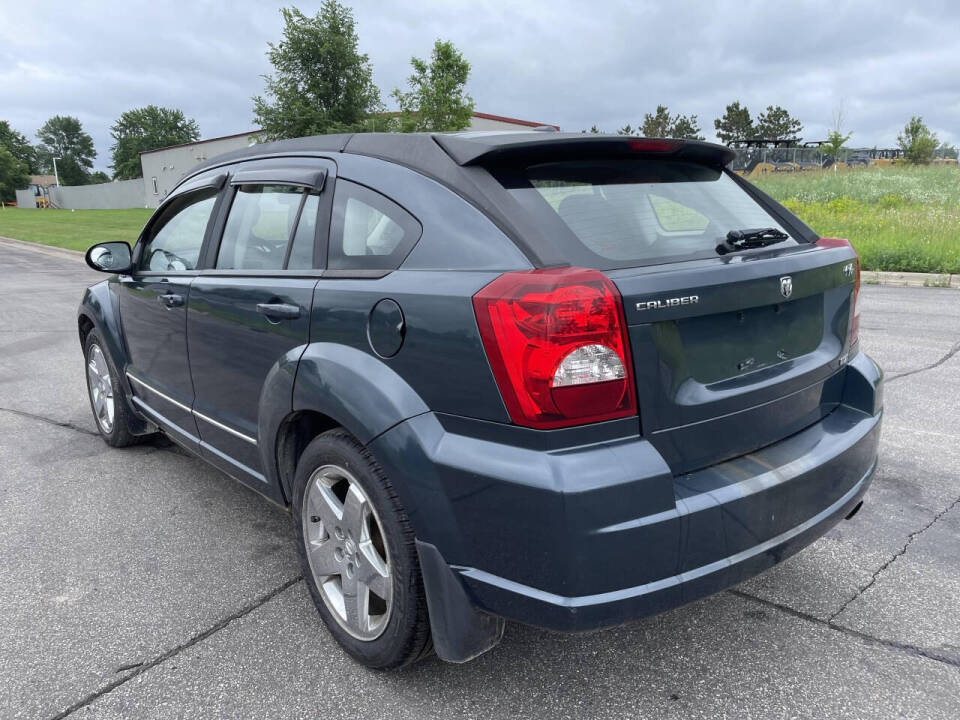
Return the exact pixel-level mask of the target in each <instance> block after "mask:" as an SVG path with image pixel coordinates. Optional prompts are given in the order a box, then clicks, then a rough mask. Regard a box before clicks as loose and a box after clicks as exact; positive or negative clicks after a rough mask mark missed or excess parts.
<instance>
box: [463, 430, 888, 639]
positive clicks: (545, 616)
mask: <svg viewBox="0 0 960 720" xmlns="http://www.w3.org/2000/svg"><path fill="white" fill-rule="evenodd" d="M878 430H879V420H878V422H877V424H876V425H875V426H874V432H876V431H878ZM829 467H830V463H827V464H826V465H824V466H823V469H824V471H827V472H829ZM875 467H876V462H875V461H874V463H873V464H871V465H870V467H869V468H868V470H867V472H866V473H864V475H863V476H862V477H861V478H860V479H859V480H858V481H857V482H856V483H854V485H853V486H852V487H851V488H850V489H849V490H848V491H847V492H846V493H844V494H843V495H842V496H841V497H839V498H838V499H837V500H835V501H834V502H833V503H831V504H830V505H829V506H827V507H826V508H824V509H823V510H821V511H820V512H819V513H817V514H816V515H814V516H813V517H811V518H809V519H808V520H806V521H805V522H803V523H801V524H800V525H797V526H796V527H793V528H791V529H790V530H788V531H787V532H784V533H781V534H780V535H776V536H774V537H772V538H770V539H768V540H765V541H764V542H761V543H759V544H757V545H753V546H752V547H749V548H747V549H746V550H742V551H740V552H738V553H735V554H733V555H729V556H727V557H723V558H720V559H718V560H714V561H713V562H711V563H708V564H706V565H702V566H700V567H696V568H693V569H691V570H688V571H686V572H682V573H678V574H676V575H672V576H670V577H666V578H662V579H659V580H655V581H653V582H649V583H645V584H643V585H637V586H634V587H628V588H623V589H620V590H613V591H610V592H605V593H598V594H595V595H580V596H575V597H570V596H564V595H558V594H555V593H548V592H544V591H542V590H538V589H536V588H532V587H529V586H526V585H521V584H520V583H515V582H511V581H509V580H506V579H505V578H501V577H497V576H494V575H491V574H489V573H486V572H483V571H482V570H477V569H474V568H456V570H457V571H458V572H459V574H460V576H461V577H462V578H463V581H464V583H465V584H466V587H467V588H468V590H469V592H470V593H472V595H473V596H474V597H475V598H476V599H477V602H478V604H479V606H480V607H482V608H486V609H488V610H489V611H491V612H496V613H497V614H500V615H502V616H504V617H507V618H510V619H514V620H517V621H520V622H527V623H529V624H532V625H537V626H540V627H545V628H549V629H552V630H561V631H581V630H592V629H596V628H601V627H607V626H610V625H617V624H620V623H624V622H627V621H630V620H633V619H636V618H641V617H646V616H648V615H654V614H656V613H660V612H663V611H665V610H669V609H671V608H674V607H677V606H679V605H683V604H686V603H689V602H692V601H694V600H698V599H700V598H702V597H706V596H707V595H711V594H713V593H715V592H719V591H720V590H724V589H726V588H729V587H731V586H733V585H736V584H737V583H740V582H742V581H744V580H746V579H748V578H751V577H753V576H754V575H757V574H759V573H761V572H763V571H764V570H767V569H769V568H771V567H772V566H774V565H776V564H777V563H779V562H781V561H783V560H784V559H786V558H788V557H790V556H791V555H793V554H794V553H796V552H798V551H800V550H802V549H803V548H805V547H806V546H807V545H809V544H811V543H812V542H813V541H814V540H816V539H817V538H819V537H820V536H822V535H823V534H824V533H826V532H827V531H828V530H829V529H830V528H832V527H833V526H834V525H836V524H837V523H838V522H839V521H840V520H842V519H843V518H845V517H846V516H847V515H848V514H850V512H851V511H852V510H853V509H854V508H855V507H856V506H857V504H858V503H859V502H860V501H861V499H862V498H863V495H864V493H865V492H866V490H867V487H868V486H869V485H870V481H871V479H872V477H873V472H874V468H875ZM805 479H810V478H809V477H807V476H806V475H804V476H797V477H796V478H795V481H797V482H803V481H804V480H805ZM721 532H722V531H721Z"/></svg>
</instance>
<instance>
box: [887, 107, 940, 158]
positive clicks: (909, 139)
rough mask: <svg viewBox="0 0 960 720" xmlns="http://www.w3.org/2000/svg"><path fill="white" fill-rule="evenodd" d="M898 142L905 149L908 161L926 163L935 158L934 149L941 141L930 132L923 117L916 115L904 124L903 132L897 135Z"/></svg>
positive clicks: (904, 154)
mask: <svg viewBox="0 0 960 720" xmlns="http://www.w3.org/2000/svg"><path fill="white" fill-rule="evenodd" d="M897 144H898V145H899V146H900V149H901V150H903V156H904V157H905V158H906V159H907V162H911V163H914V164H915V165H926V164H928V163H929V162H930V161H931V160H933V151H934V150H936V149H937V145H938V144H939V143H938V141H937V136H936V135H934V134H933V133H932V132H930V128H928V127H927V126H926V124H925V123H924V122H923V118H922V117H920V116H919V115H914V116H913V117H911V118H910V122H908V123H907V124H906V125H905V126H904V128H903V132H902V133H900V134H899V135H897Z"/></svg>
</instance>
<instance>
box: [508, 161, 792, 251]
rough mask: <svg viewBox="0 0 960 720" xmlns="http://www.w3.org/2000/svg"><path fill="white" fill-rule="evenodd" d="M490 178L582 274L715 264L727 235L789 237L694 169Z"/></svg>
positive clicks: (557, 169) (627, 168) (733, 191)
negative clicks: (766, 231)
mask: <svg viewBox="0 0 960 720" xmlns="http://www.w3.org/2000/svg"><path fill="white" fill-rule="evenodd" d="M494 174H495V175H496V176H497V179H498V180H499V181H500V182H501V183H502V184H503V185H504V187H506V188H507V190H508V191H509V192H510V194H511V195H513V196H514V197H515V198H516V199H517V200H518V201H519V203H520V204H521V205H522V206H523V208H524V209H525V210H526V211H527V212H529V213H531V214H532V215H533V216H534V217H535V218H536V219H537V221H538V223H539V224H540V225H541V226H542V227H543V229H544V231H545V233H546V234H548V235H549V236H551V237H555V238H556V239H557V242H560V243H563V245H564V247H563V251H564V255H565V257H567V259H568V260H569V261H570V262H571V263H572V264H574V265H580V266H583V267H590V268H597V269H600V270H608V269H613V268H618V267H633V266H637V265H649V264H656V263H664V262H673V261H677V260H685V259H693V258H698V257H716V246H717V245H718V244H719V243H720V242H722V241H723V239H724V238H725V236H726V234H727V232H729V231H730V230H742V229H746V228H761V227H773V228H777V229H779V230H783V231H784V232H788V231H787V230H786V229H784V228H783V227H781V226H780V225H779V223H777V221H776V220H775V219H774V218H773V217H772V216H771V215H770V214H769V213H768V212H767V211H766V210H764V209H763V208H762V207H761V206H760V205H759V204H758V203H757V202H756V201H755V200H753V198H751V197H750V196H749V195H748V194H747V193H746V192H745V191H744V190H743V189H742V188H740V187H739V186H738V185H737V184H736V183H735V182H734V181H733V180H732V179H731V178H730V177H728V176H727V175H726V174H724V173H723V172H721V171H720V170H717V169H714V168H709V167H705V166H703V165H697V164H694V163H687V162H671V161H651V160H632V159H628V160H598V161H576V162H557V163H544V164H540V165H533V166H530V167H527V168H519V169H500V170H496V171H494ZM785 244H796V243H795V241H794V240H792V239H791V240H788V241H786V243H785Z"/></svg>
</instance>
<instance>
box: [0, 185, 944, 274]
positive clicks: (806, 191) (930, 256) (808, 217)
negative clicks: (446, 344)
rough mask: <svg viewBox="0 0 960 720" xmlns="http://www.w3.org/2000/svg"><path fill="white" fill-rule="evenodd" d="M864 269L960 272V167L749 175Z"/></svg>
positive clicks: (45, 226) (143, 213)
mask: <svg viewBox="0 0 960 720" xmlns="http://www.w3.org/2000/svg"><path fill="white" fill-rule="evenodd" d="M751 180H754V181H755V182H756V183H757V185H759V186H760V187H761V188H762V189H763V190H765V191H766V192H768V193H770V194H771V195H772V196H773V197H775V198H776V199H777V200H779V201H780V202H782V203H784V204H785V205H786V206H787V207H788V208H790V210H792V211H793V212H795V213H796V214H797V215H799V216H800V217H801V218H803V219H804V220H805V221H806V222H807V223H808V224H809V225H810V226H811V227H812V228H813V229H814V230H816V231H817V232H818V233H820V234H821V235H824V236H832V237H845V238H849V239H850V241H851V242H853V244H854V246H855V247H856V248H857V252H859V253H860V260H861V264H862V267H863V269H865V270H894V271H898V272H930V273H958V274H960V168H957V167H949V166H948V167H910V166H897V167H890V168H870V169H863V170H847V171H839V172H831V171H829V170H827V171H823V172H800V173H782V174H776V175H765V176H761V177H760V178H751ZM150 212H151V211H150V210H140V209H137V210H77V211H76V212H70V211H69V210H18V209H15V208H12V209H10V208H8V209H6V210H0V236H4V237H12V238H17V239H18V240H28V241H31V242H37V243H43V244H46V245H58V246H60V247H66V248H71V249H73V250H86V249H87V248H88V247H90V246H91V245H93V244H94V243H98V242H106V241H108V240H126V241H128V242H131V243H132V242H133V241H134V240H136V238H137V235H138V234H139V232H140V229H141V228H142V227H143V224H144V223H145V222H146V221H147V218H149V217H150Z"/></svg>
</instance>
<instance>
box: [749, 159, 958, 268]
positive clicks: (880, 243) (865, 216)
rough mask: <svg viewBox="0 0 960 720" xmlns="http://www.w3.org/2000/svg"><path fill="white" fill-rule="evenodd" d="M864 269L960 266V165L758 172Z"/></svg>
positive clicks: (762, 185)
mask: <svg viewBox="0 0 960 720" xmlns="http://www.w3.org/2000/svg"><path fill="white" fill-rule="evenodd" d="M751 180H754V181H755V182H756V184H757V185H758V186H759V187H760V188H762V189H763V190H764V191H766V192H767V193H769V194H770V195H772V196H773V197H775V198H776V199H777V200H779V201H780V202H782V203H783V204H784V205H786V206H787V207H788V208H790V210H792V211H793V212H795V213H796V214H797V215H799V216H800V217H801V218H802V219H803V220H804V221H805V222H806V223H807V224H808V225H810V227H812V228H813V229H814V230H816V231H817V232H818V233H820V234H821V235H823V236H831V237H845V238H848V239H849V240H850V241H851V242H852V243H853V244H854V247H856V249H857V252H859V253H860V261H861V264H862V267H863V268H864V269H865V270H894V271H899V272H930V273H960V169H958V168H956V167H909V166H899V167H892V168H870V169H864V170H849V171H845V172H843V171H840V172H830V171H824V172H816V173H814V172H804V173H784V174H780V175H766V176H763V177H761V178H759V179H756V180H755V179H754V178H751Z"/></svg>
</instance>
